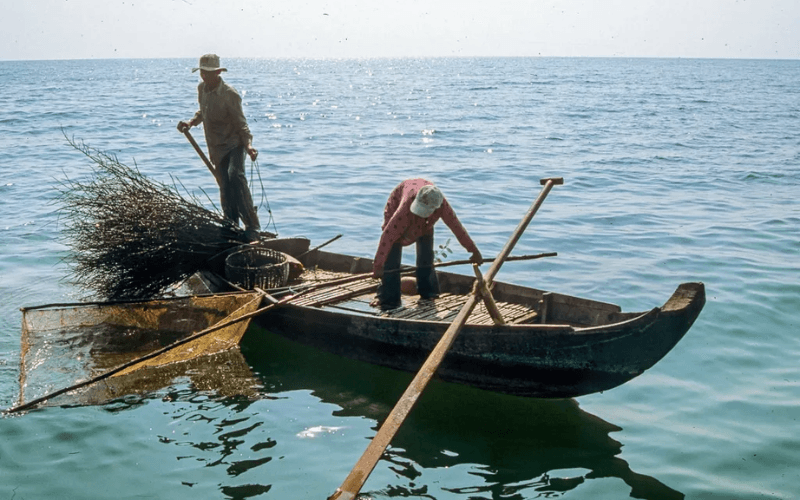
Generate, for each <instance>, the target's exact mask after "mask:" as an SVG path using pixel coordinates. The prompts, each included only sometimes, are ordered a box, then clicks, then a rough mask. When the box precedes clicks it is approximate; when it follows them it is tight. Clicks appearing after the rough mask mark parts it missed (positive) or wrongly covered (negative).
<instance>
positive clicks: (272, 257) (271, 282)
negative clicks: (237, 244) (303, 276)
mask: <svg viewBox="0 0 800 500" xmlns="http://www.w3.org/2000/svg"><path fill="white" fill-rule="evenodd" d="M225 276H226V277H227V278H228V281H231V282H232V283H235V284H237V285H239V286H241V287H242V288H246V289H248V290H252V289H254V288H256V287H258V288H262V289H268V288H278V287H282V286H285V285H286V282H287V281H288V280H289V261H288V260H287V259H286V256H285V255H284V254H282V253H281V252H278V251H275V250H271V249H269V248H257V247H255V248H245V249H243V250H239V251H236V252H234V253H232V254H230V255H228V257H227V258H226V259H225Z"/></svg>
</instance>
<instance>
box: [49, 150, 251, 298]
mask: <svg viewBox="0 0 800 500" xmlns="http://www.w3.org/2000/svg"><path fill="white" fill-rule="evenodd" d="M68 141H69V143H70V144H71V145H72V146H73V147H75V148H76V149H78V150H79V151H81V152H82V153H83V154H85V155H86V156H87V157H89V158H90V159H91V160H92V161H93V162H94V164H95V165H94V167H95V168H94V169H93V174H92V177H91V178H90V180H89V181H87V182H74V181H65V182H64V183H63V184H62V189H60V197H59V199H60V201H61V202H62V204H63V208H62V210H61V212H62V215H63V217H64V218H65V219H66V223H67V224H66V225H67V227H66V230H65V232H64V234H65V236H66V238H67V244H68V246H70V248H71V253H70V255H69V256H68V258H67V261H69V262H70V263H71V264H72V266H71V277H70V281H71V282H73V283H74V284H77V285H79V286H81V287H83V288H84V289H87V290H93V291H94V292H95V293H96V294H97V295H99V296H101V297H103V298H105V299H108V300H118V299H149V298H152V297H156V296H158V295H160V294H162V293H163V292H164V291H165V290H166V289H167V288H169V287H170V286H174V285H175V284H176V283H179V282H181V281H183V280H185V279H186V278H188V277H189V276H191V275H192V274H193V273H195V272H197V271H199V270H201V269H214V268H215V267H216V266H219V265H220V263H222V265H224V257H225V255H226V254H227V253H229V252H230V250H232V249H234V248H236V247H238V246H239V245H241V244H242V240H243V238H244V231H243V230H242V229H240V228H238V227H236V226H234V225H233V224H232V223H231V222H230V221H229V220H227V219H225V218H224V217H223V216H222V215H221V214H219V213H216V212H212V211H210V210H208V209H206V208H203V207H202V206H200V205H199V204H198V203H197V202H196V201H195V200H194V198H192V199H191V200H190V199H186V198H184V197H183V196H181V195H180V194H179V193H178V192H177V191H176V190H174V189H172V188H170V187H169V186H167V185H165V184H160V183H157V182H153V181H151V180H149V179H147V178H146V177H145V176H144V175H142V174H141V173H140V172H139V171H138V170H137V169H134V168H130V167H128V166H126V165H124V164H122V163H120V162H119V161H118V160H117V158H116V157H114V156H112V155H109V154H106V153H103V152H101V151H98V150H95V149H92V148H89V147H87V146H85V145H84V144H76V143H75V142H74V141H71V140H69V139H68Z"/></svg>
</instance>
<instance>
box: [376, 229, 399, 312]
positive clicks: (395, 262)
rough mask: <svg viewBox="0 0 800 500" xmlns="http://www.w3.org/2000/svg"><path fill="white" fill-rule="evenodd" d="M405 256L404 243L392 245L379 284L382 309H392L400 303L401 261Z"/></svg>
mask: <svg viewBox="0 0 800 500" xmlns="http://www.w3.org/2000/svg"><path fill="white" fill-rule="evenodd" d="M402 258H403V245H401V244H400V242H397V243H395V244H394V245H392V249H391V250H389V255H387V256H386V262H384V264H383V277H382V278H381V284H380V285H379V286H378V299H379V300H380V302H381V309H392V308H394V307H398V306H399V305H400V273H398V272H395V271H397V270H398V269H400V261H401V260H402Z"/></svg>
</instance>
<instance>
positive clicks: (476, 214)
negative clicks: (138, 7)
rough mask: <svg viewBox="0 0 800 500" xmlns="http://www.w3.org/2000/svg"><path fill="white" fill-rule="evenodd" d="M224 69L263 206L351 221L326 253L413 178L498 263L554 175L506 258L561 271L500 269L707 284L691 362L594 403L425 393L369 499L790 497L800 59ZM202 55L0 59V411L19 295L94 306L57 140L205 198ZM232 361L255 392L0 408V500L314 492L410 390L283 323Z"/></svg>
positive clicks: (275, 225)
mask: <svg viewBox="0 0 800 500" xmlns="http://www.w3.org/2000/svg"><path fill="white" fill-rule="evenodd" d="M225 62H226V65H227V67H228V68H229V72H228V73H227V74H226V75H225V78H226V80H227V81H228V82H229V83H231V84H233V85H234V86H235V87H236V88H237V89H239V91H240V92H241V93H242V94H243V96H244V103H245V106H246V107H245V113H246V115H247V117H248V120H249V122H250V125H251V128H252V130H253V132H254V135H255V145H256V147H257V148H259V149H260V151H261V155H260V157H259V165H258V170H257V173H259V174H260V178H261V181H258V180H256V181H255V188H254V193H255V198H256V199H257V201H259V203H260V205H261V209H260V210H261V214H262V221H263V222H266V219H267V216H266V215H265V214H266V213H267V210H271V213H272V216H273V220H272V222H270V224H269V229H271V230H277V231H278V232H279V233H280V235H281V236H307V237H309V238H311V240H312V244H319V243H322V242H324V241H326V240H328V239H329V238H331V237H333V236H335V235H337V234H342V235H343V237H342V238H341V239H340V240H338V241H337V242H335V243H333V244H332V245H331V246H330V249H331V250H334V251H340V252H345V253H351V254H357V255H363V256H366V257H371V256H372V254H373V252H374V249H375V246H376V242H377V239H378V236H379V226H380V222H381V216H382V214H381V212H382V207H383V204H384V202H385V199H386V196H387V194H388V193H389V191H390V190H391V188H392V187H393V186H394V185H395V184H396V183H397V182H399V181H400V180H402V179H404V178H407V177H412V176H424V177H427V178H429V179H431V180H434V181H436V182H437V183H438V184H439V185H440V186H441V188H442V189H443V191H444V192H445V194H446V195H447V196H448V198H449V199H450V201H451V203H452V204H453V206H454V207H455V209H456V211H457V213H458V214H459V216H460V218H461V219H462V221H463V222H464V224H465V226H466V227H467V228H468V230H469V231H470V233H471V235H472V236H473V238H474V239H475V240H476V242H477V244H478V245H479V247H480V248H481V250H482V252H483V253H484V255H492V254H495V253H497V252H498V251H499V250H500V249H501V248H502V246H503V244H504V242H505V240H506V238H507V237H508V236H509V235H510V233H511V232H512V231H513V229H514V228H515V227H516V224H517V222H518V221H519V219H520V218H521V217H522V215H523V214H524V213H525V211H526V210H527V208H528V206H529V205H530V203H531V202H532V200H533V199H534V198H535V197H536V195H537V194H538V192H539V189H540V186H539V183H538V180H539V179H540V178H542V177H547V176H563V177H564V179H565V184H564V185H563V186H559V187H556V188H555V189H554V190H553V191H552V193H551V194H550V196H549V197H548V199H547V200H546V201H545V204H544V205H543V207H542V209H541V210H540V212H539V214H538V215H537V216H536V218H535V219H534V220H533V222H532V224H531V226H530V227H529V228H528V230H527V232H526V234H525V236H524V237H523V238H522V240H521V241H520V243H519V244H518V246H517V250H516V251H515V253H520V254H521V253H535V252H540V251H556V252H558V257H556V258H553V259H548V260H540V261H535V262H528V263H509V264H506V266H504V268H503V269H502V270H501V272H500V275H499V277H498V279H503V280H507V281H514V282H518V283H521V284H524V285H529V286H536V287H538V288H545V289H552V290H556V291H559V292H563V293H569V294H574V295H580V296H586V297H589V298H594V299H599V300H605V301H609V302H614V303H618V304H620V305H621V306H622V307H623V308H624V309H626V310H644V309H648V308H651V307H654V306H657V305H661V304H662V303H663V301H664V300H666V298H667V297H668V296H669V295H670V294H671V293H672V291H673V290H674V288H675V287H676V286H677V285H678V284H679V283H680V282H683V281H703V282H704V283H705V284H706V287H707V293H708V303H707V305H706V308H705V310H704V311H703V313H702V314H701V316H700V318H699V320H698V321H697V323H696V324H695V325H694V326H693V327H692V329H691V330H690V331H689V333H688V334H687V336H686V337H685V338H684V339H683V340H682V341H681V342H680V343H679V344H678V345H677V346H676V347H675V349H673V351H672V352H670V353H669V355H667V357H666V358H665V359H664V360H662V361H661V362H660V363H658V364H657V365H656V366H655V367H653V368H652V369H651V370H649V371H648V372H646V373H645V374H643V375H642V376H640V377H638V378H637V379H635V380H633V381H631V382H629V383H628V384H626V385H623V386H622V387H619V388H616V389H613V390H611V391H607V392H605V393H603V394H596V395H591V396H587V397H583V398H579V399H578V400H568V401H538V400H530V399H522V398H513V397H505V396H498V395H494V394H488V393H483V392H480V391H476V390H471V389H467V388H463V387H457V386H452V385H449V384H443V383H438V382H435V383H434V384H433V385H432V386H431V387H430V388H429V390H428V391H427V392H426V393H425V394H424V395H423V397H422V399H421V400H420V402H419V404H418V406H417V407H416V408H415V410H414V412H413V413H412V415H411V417H410V419H409V421H408V422H407V423H406V425H405V426H404V427H403V428H402V429H401V431H400V433H399V435H398V436H397V438H396V440H395V441H394V443H393V445H392V447H391V448H390V450H389V453H388V455H386V456H385V457H384V459H383V460H381V462H380V463H379V464H378V466H377V467H376V469H375V471H374V473H373V474H372V476H371V477H370V479H369V481H368V482H367V484H366V486H365V489H364V493H365V495H366V496H365V498H375V499H379V498H395V497H403V498H425V499H438V500H445V499H448V500H449V499H463V500H476V499H497V500H499V499H514V500H518V499H530V498H542V497H545V498H551V497H558V498H629V497H634V498H645V499H678V498H697V499H712V498H713V499H716V498H720V499H732V498H735V499H761V498H780V499H791V498H796V497H797V495H798V494H799V493H800V472H799V471H800V469H798V467H797V464H798V463H800V437H798V429H800V427H799V425H800V422H798V418H800V408H798V405H800V363H798V359H799V358H800V335H798V324H799V323H800V307H798V304H799V302H800V301H799V300H798V297H800V231H798V229H799V228H800V205H799V204H798V202H797V197H798V195H800V87H798V86H797V82H798V81H800V61H745V60H629V59H430V60H429V59H421V60H417V59H409V60H345V61H302V60H296V61H292V60H244V59H240V60H227V61H225ZM194 63H195V61H194V60H106V61H99V60H96V61H57V62H48V61H41V62H0V84H2V85H1V86H2V89H3V91H2V92H0V110H2V111H0V151H2V152H3V161H2V166H0V299H1V300H0V308H1V309H0V406H2V407H8V406H11V405H13V404H14V403H15V401H16V397H17V395H18V390H19V388H18V381H17V376H18V372H19V370H18V362H19V356H20V343H19V336H20V318H21V314H20V312H19V308H20V307H23V306H32V305H37V304H45V303H53V302H64V301H72V300H77V298H78V297H80V296H81V292H80V291H79V290H75V289H73V288H71V286H70V285H69V284H68V283H67V282H65V281H64V278H65V276H66V274H67V273H66V267H65V265H64V263H63V262H62V258H63V257H64V256H65V255H66V253H67V250H68V247H67V246H65V244H64V241H63V240H62V239H61V236H60V235H61V233H62V230H63V221H60V220H59V214H58V210H59V205H58V203H57V194H58V190H57V188H58V187H59V186H60V185H61V183H62V182H63V181H64V180H66V179H81V178H83V177H82V176H85V175H88V173H89V172H90V170H91V165H90V163H89V161H88V160H87V159H86V158H85V157H83V156H82V155H81V154H80V153H78V152H77V151H75V150H74V149H72V148H71V147H70V146H68V145H67V142H66V139H65V135H66V136H68V137H72V138H75V139H76V140H79V141H84V142H86V143H87V144H88V145H89V146H92V147H95V148H98V149H101V150H103V151H106V152H109V153H113V154H116V155H117V156H118V157H119V159H120V160H121V161H123V162H124V163H127V164H129V165H133V164H134V163H135V164H136V165H138V167H139V169H140V170H141V171H142V172H143V173H145V174H146V175H148V176H149V177H151V178H153V179H155V180H159V181H163V182H167V183H172V182H173V181H172V179H173V178H177V179H179V180H180V182H181V183H182V184H183V185H185V186H186V187H187V188H188V189H190V190H192V191H193V192H196V193H201V191H200V189H204V190H205V191H206V192H207V193H208V195H209V197H210V198H211V199H214V200H216V198H217V192H216V190H215V189H214V188H215V184H214V181H213V179H212V178H211V176H210V174H209V173H208V172H207V170H206V169H205V167H204V166H203V164H202V163H201V162H200V160H199V159H198V158H197V157H196V155H195V153H194V151H193V149H192V148H191V146H190V145H189V144H188V143H187V142H186V140H185V138H184V137H183V136H182V135H181V134H179V133H178V132H177V131H176V130H175V125H176V123H177V122H178V121H179V120H181V119H186V118H189V117H191V115H192V113H193V112H194V110H195V109H196V102H195V99H196V91H195V86H196V82H197V77H196V75H193V74H192V73H191V72H190V68H191V67H192V66H193V65H194ZM195 137H197V138H198V139H201V138H202V132H201V131H200V130H198V129H196V131H195ZM201 142H202V141H201ZM254 175H255V173H254ZM203 196H204V195H203ZM209 206H210V203H209ZM265 225H266V224H265ZM448 236H449V233H448V232H447V230H446V228H445V227H444V226H442V227H441V228H440V230H439V232H438V241H439V242H443V241H445V240H446V238H447V237H448ZM453 241H455V240H453ZM451 248H452V249H453V250H455V255H454V258H461V257H466V254H465V252H464V251H463V249H461V248H459V247H458V244H457V243H454V244H451ZM412 253H413V252H412ZM254 339H255V340H254ZM241 353H242V356H240V357H239V358H237V359H236V360H233V361H230V360H229V362H228V363H229V364H235V363H239V364H240V365H241V367H242V368H243V369H242V372H241V373H242V375H241V377H242V381H243V382H246V383H247V384H249V385H250V386H251V387H252V390H253V391H254V394H252V393H251V394H250V395H249V396H242V395H236V394H229V393H227V392H226V391H223V390H221V389H220V388H216V387H214V386H213V385H211V386H209V387H201V386H199V385H198V384H196V383H193V382H191V381H189V380H187V379H184V378H179V379H176V380H174V381H173V383H172V384H171V385H168V386H165V387H162V388H155V389H153V391H151V392H147V393H145V394H144V395H138V396H130V397H125V398H121V399H118V400H115V401H112V402H110V403H108V404H105V405H100V406H81V407H58V406H50V407H46V408H42V409H39V410H36V411H32V412H29V413H27V414H24V415H19V416H15V417H5V418H0V498H16V499H33V498H82V499H84V498H85V499H92V498H97V499H100V498H110V497H114V498H173V499H179V498H187V499H188V498H191V499H195V498H274V499H307V498H308V499H314V498H316V499H322V498H325V497H327V495H329V494H331V493H332V492H333V491H334V490H335V488H336V487H337V486H338V485H339V484H340V483H341V481H342V480H343V479H344V477H345V476H346V475H347V473H348V472H349V470H350V468H351V467H352V466H353V465H354V464H355V462H356V460H357V459H358V458H359V456H360V455H361V453H362V452H363V450H364V448H365V447H366V445H367V443H368V440H369V439H370V438H371V437H372V436H373V435H374V433H375V429H376V427H377V425H378V423H379V422H380V421H381V420H382V419H383V418H384V417H385V416H386V415H387V414H388V412H389V411H390V409H391V407H392V405H393V404H394V402H395V401H396V400H397V398H398V397H399V396H400V394H401V393H402V390H403V388H404V387H405V385H406V384H407V383H408V382H409V381H410V375H407V374H398V373H395V372H391V371H388V370H384V369H379V368H375V367H369V366H364V365H361V364H358V363H353V362H348V361H345V360H342V359H338V358H335V357H333V356H328V355H325V354H322V353H319V352H315V351H312V350H308V349H305V348H302V347H299V346H296V345H292V344H289V343H287V342H284V341H281V340H279V339H276V338H271V337H269V336H267V337H264V336H257V335H256V336H251V337H249V338H246V340H245V341H244V344H243V346H242V351H241ZM237 366H238V365H237ZM64 378H65V381H67V380H68V378H69V375H68V374H65V375H64Z"/></svg>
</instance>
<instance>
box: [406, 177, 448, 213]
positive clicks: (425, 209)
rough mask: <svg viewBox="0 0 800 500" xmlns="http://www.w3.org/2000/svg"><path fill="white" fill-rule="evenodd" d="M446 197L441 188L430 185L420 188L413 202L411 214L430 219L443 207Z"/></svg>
mask: <svg viewBox="0 0 800 500" xmlns="http://www.w3.org/2000/svg"><path fill="white" fill-rule="evenodd" d="M443 201H444V195H443V194H442V192H441V191H439V188H437V187H436V186H434V185H431V184H428V185H425V186H422V187H421V188H419V191H417V196H416V197H415V198H414V201H413V202H411V208H410V210H411V213H412V214H414V215H418V216H420V217H423V218H427V217H430V215H431V214H432V213H433V212H435V211H436V209H437V208H439V207H441V206H442V202H443Z"/></svg>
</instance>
